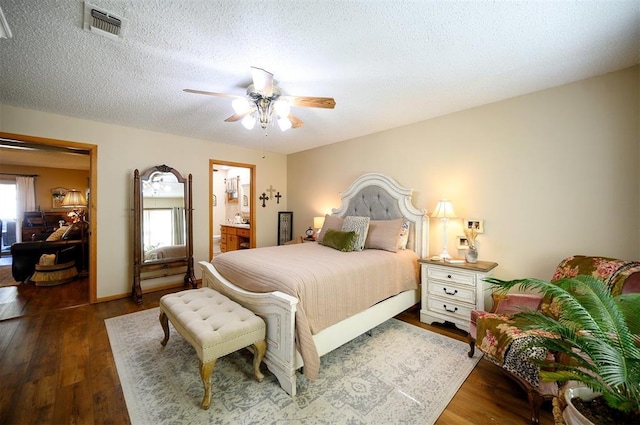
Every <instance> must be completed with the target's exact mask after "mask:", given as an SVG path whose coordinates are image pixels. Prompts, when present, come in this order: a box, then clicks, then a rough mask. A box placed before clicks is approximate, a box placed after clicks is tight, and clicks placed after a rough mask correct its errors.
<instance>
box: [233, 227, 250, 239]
mask: <svg viewBox="0 0 640 425" xmlns="http://www.w3.org/2000/svg"><path fill="white" fill-rule="evenodd" d="M236 235H238V236H242V237H244V238H248V237H250V236H251V231H250V230H249V229H236Z"/></svg>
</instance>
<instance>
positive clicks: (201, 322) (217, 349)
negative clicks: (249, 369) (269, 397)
mask: <svg viewBox="0 0 640 425" xmlns="http://www.w3.org/2000/svg"><path fill="white" fill-rule="evenodd" d="M169 321H171V324H172V325H173V327H174V328H175V329H176V331H178V333H179V334H180V335H182V337H183V338H184V339H185V340H187V341H188V342H189V343H190V344H191V345H192V346H193V348H195V350H196V353H197V354H198V358H199V360H200V376H201V378H202V382H203V384H204V398H203V399H202V408H203V409H208V408H209V406H210V405H211V375H212V373H213V368H214V367H215V365H216V360H217V359H218V358H220V357H222V356H225V355H227V354H229V353H232V352H234V351H237V350H239V349H241V348H245V347H249V346H252V351H253V373H254V375H255V377H256V379H257V380H258V382H261V381H262V380H263V379H264V375H262V373H260V363H261V362H262V358H263V357H264V353H265V351H266V350H267V343H266V341H265V329H266V326H265V324H264V321H263V320H262V319H261V318H259V317H258V316H256V315H255V314H253V313H252V312H251V311H249V310H247V309H246V308H244V307H242V306H241V305H240V304H238V303H235V302H233V301H231V300H230V299H229V298H227V297H225V296H224V295H222V294H220V293H219V292H217V291H214V290H213V289H211V288H200V289H189V290H186V291H181V292H177V293H174V294H167V295H165V296H163V297H162V298H160V324H161V325H162V329H164V339H163V340H162V342H161V344H162V345H163V346H164V345H166V344H167V341H169Z"/></svg>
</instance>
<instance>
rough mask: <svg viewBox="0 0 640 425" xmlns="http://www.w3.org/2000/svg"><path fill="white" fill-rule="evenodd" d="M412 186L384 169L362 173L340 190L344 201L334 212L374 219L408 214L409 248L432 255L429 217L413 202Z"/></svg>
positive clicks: (418, 252)
mask: <svg viewBox="0 0 640 425" xmlns="http://www.w3.org/2000/svg"><path fill="white" fill-rule="evenodd" d="M412 193H413V190H412V189H408V188H405V187H402V186H400V185H399V184H398V183H397V182H396V181H395V180H394V179H392V178H391V177H387V176H385V175H384V174H380V173H367V174H363V175H362V176H360V177H358V178H357V179H356V180H355V181H354V182H353V183H352V184H351V186H349V188H348V189H347V190H346V191H345V192H342V193H341V194H340V197H341V198H342V205H341V206H340V208H334V209H333V210H332V211H331V212H332V214H333V215H337V216H340V217H345V216H347V215H358V216H364V217H370V218H371V219H372V220H392V219H396V218H400V217H404V218H405V219H407V220H408V221H409V223H410V229H409V243H408V248H410V249H413V250H414V251H415V252H416V254H418V255H419V256H420V258H428V257H429V217H428V216H427V212H426V210H424V209H418V208H416V207H414V206H413V203H412V202H411V194H412Z"/></svg>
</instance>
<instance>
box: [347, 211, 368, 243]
mask: <svg viewBox="0 0 640 425" xmlns="http://www.w3.org/2000/svg"><path fill="white" fill-rule="evenodd" d="M369 221H370V219H369V217H357V216H353V215H350V216H347V217H345V219H344V223H343V224H342V231H343V232H350V231H354V232H356V233H357V234H358V240H357V241H356V245H355V247H354V248H353V249H354V251H362V250H363V249H364V241H366V240H367V232H368V231H369Z"/></svg>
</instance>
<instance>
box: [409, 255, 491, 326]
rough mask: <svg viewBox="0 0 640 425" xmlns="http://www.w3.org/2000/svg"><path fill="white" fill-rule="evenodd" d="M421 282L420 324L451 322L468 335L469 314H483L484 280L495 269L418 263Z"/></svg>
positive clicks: (484, 263) (487, 264)
mask: <svg viewBox="0 0 640 425" xmlns="http://www.w3.org/2000/svg"><path fill="white" fill-rule="evenodd" d="M418 263H419V264H420V273H421V279H422V302H421V306H420V321H421V322H424V323H428V324H431V323H433V322H436V321H437V322H445V321H446V322H451V323H453V324H455V325H456V326H457V327H458V328H460V329H463V330H465V331H467V332H468V331H469V319H470V317H471V310H474V309H475V310H484V309H485V308H484V299H485V293H484V292H485V291H484V288H485V285H484V279H485V278H487V277H490V276H493V269H495V268H496V266H497V265H498V264H497V263H492V262H489V261H478V262H477V263H475V264H470V263H460V264H450V263H445V262H443V261H433V260H428V259H420V260H418Z"/></svg>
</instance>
